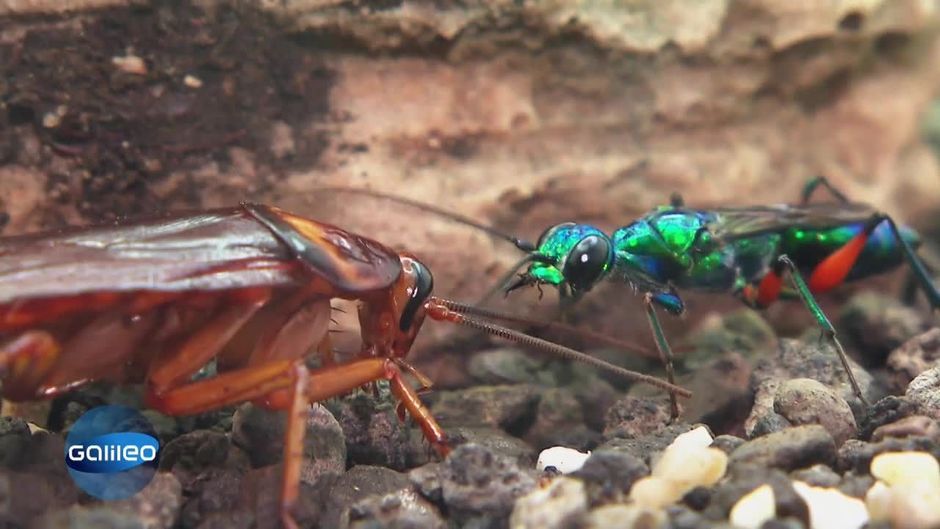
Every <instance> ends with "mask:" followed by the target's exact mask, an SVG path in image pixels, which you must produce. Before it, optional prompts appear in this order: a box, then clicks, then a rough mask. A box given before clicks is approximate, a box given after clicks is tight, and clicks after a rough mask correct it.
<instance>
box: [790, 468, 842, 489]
mask: <svg viewBox="0 0 940 529" xmlns="http://www.w3.org/2000/svg"><path fill="white" fill-rule="evenodd" d="M790 477H791V478H793V479H795V480H799V481H803V482H806V483H809V484H810V485H813V486H814V487H836V486H838V485H839V483H840V482H841V481H842V476H840V475H838V474H836V473H835V471H833V470H832V469H831V468H829V467H827V466H826V465H813V466H811V467H808V468H801V469H799V470H794V471H793V472H790Z"/></svg>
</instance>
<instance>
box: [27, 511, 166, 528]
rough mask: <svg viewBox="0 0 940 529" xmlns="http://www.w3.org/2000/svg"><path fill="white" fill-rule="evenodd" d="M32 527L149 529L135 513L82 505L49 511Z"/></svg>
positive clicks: (34, 522)
mask: <svg viewBox="0 0 940 529" xmlns="http://www.w3.org/2000/svg"><path fill="white" fill-rule="evenodd" d="M30 527H31V528H32V529H149V528H148V527H147V526H146V525H145V524H144V521H143V520H141V519H139V518H137V516H135V515H134V514H133V513H130V512H123V511H115V510H111V509H109V508H107V507H104V508H102V507H81V506H78V505H75V506H73V507H70V508H68V509H65V510H61V511H53V512H50V513H47V514H45V515H43V516H41V517H39V518H37V519H36V520H34V521H33V523H32V525H31V526H30Z"/></svg>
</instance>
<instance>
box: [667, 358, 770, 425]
mask: <svg viewBox="0 0 940 529" xmlns="http://www.w3.org/2000/svg"><path fill="white" fill-rule="evenodd" d="M751 370H752V368H751V363H750V362H749V361H748V360H747V359H746V358H745V357H744V356H743V355H742V354H740V353H739V352H737V351H729V352H724V353H721V354H719V355H717V356H716V357H715V358H712V359H711V360H710V361H709V362H708V363H707V364H705V365H704V366H702V367H699V368H696V369H695V370H694V371H693V372H692V380H691V382H681V385H682V386H684V387H686V388H687V389H689V390H690V391H691V392H692V399H691V400H689V401H688V402H686V403H684V404H683V409H682V419H683V420H684V421H686V422H690V423H698V422H701V423H706V424H708V425H709V426H711V427H712V428H714V429H716V430H718V431H722V430H725V431H727V430H730V429H732V428H734V427H735V426H736V425H738V424H740V422H741V421H743V420H744V419H745V418H746V417H747V414H748V413H749V412H750V410H751V402H752V398H753V396H752V394H751V389H750V378H751Z"/></svg>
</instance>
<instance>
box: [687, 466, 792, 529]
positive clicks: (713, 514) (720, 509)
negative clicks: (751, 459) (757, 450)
mask: <svg viewBox="0 0 940 529" xmlns="http://www.w3.org/2000/svg"><path fill="white" fill-rule="evenodd" d="M764 484H767V485H770V486H771V488H773V491H774V500H775V502H776V510H777V516H778V517H781V518H783V517H787V516H791V517H794V518H797V519H799V520H802V521H803V522H804V523H805V524H806V526H809V523H808V522H809V509H808V507H807V506H806V502H805V501H803V499H802V498H801V497H800V496H799V495H798V494H797V493H796V491H795V490H793V485H792V484H791V482H790V478H789V477H788V476H787V475H786V474H784V473H783V472H781V471H779V470H776V469H773V468H767V467H765V466H763V465H746V464H745V465H738V466H736V467H734V468H731V469H730V470H729V473H728V475H727V476H726V478H725V479H724V480H722V481H721V483H719V484H718V485H717V486H716V487H715V488H714V489H713V490H712V495H711V501H710V502H709V505H708V507H707V508H706V509H705V515H706V516H707V517H708V518H710V519H712V520H726V519H727V518H728V514H729V513H730V512H731V508H732V507H733V506H734V504H735V503H737V502H738V500H740V499H741V498H742V497H743V496H744V495H745V494H748V493H749V492H751V491H753V490H754V489H756V488H757V487H759V486H761V485H764Z"/></svg>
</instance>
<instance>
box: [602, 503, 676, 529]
mask: <svg viewBox="0 0 940 529" xmlns="http://www.w3.org/2000/svg"><path fill="white" fill-rule="evenodd" d="M668 520H669V517H668V516H667V515H666V511H663V510H662V509H649V508H647V507H641V506H639V505H623V504H620V503H613V504H610V505H603V506H601V507H598V508H596V509H592V510H591V512H590V513H588V515H587V520H586V522H587V523H586V524H585V525H584V528H585V529H638V528H643V529H657V528H659V527H666V526H667V522H668Z"/></svg>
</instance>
